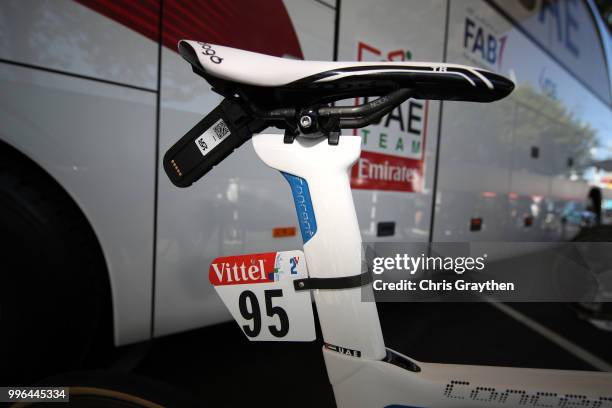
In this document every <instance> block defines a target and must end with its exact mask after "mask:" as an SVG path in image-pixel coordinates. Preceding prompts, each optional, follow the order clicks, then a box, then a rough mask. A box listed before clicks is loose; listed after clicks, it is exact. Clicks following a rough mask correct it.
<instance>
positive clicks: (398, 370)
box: [253, 134, 612, 408]
mask: <svg viewBox="0 0 612 408" xmlns="http://www.w3.org/2000/svg"><path fill="white" fill-rule="evenodd" d="M253 146H254V147H255V151H256V152H257V155H258V156H259V157H260V158H261V160H263V161H264V162H265V163H266V164H267V165H268V166H270V167H272V168H274V169H277V170H280V171H281V172H284V173H289V174H291V175H294V176H297V177H299V178H300V179H299V180H300V183H304V184H305V186H303V187H306V186H307V188H305V190H306V192H305V193H304V194H301V193H300V192H299V191H298V193H297V194H295V193H294V199H295V202H296V208H297V213H298V222H299V223H300V226H301V227H304V226H305V225H307V228H310V230H308V233H309V234H311V235H312V236H309V237H308V239H305V244H304V254H305V257H306V263H307V266H308V272H309V276H310V277H312V278H339V277H350V276H354V275H358V274H360V273H361V271H362V267H361V259H362V256H361V255H362V253H361V251H362V246H361V244H362V242H361V234H360V232H359V225H358V222H357V215H356V213H355V207H354V203H353V197H352V194H351V187H350V179H349V171H350V169H351V166H352V165H353V164H354V163H355V161H356V160H357V159H358V158H359V155H360V152H361V139H360V138H359V137H356V136H341V137H340V142H339V144H338V145H336V146H333V145H330V144H328V142H327V138H326V137H323V136H322V135H321V137H320V138H317V139H310V138H309V139H306V138H303V137H298V138H296V139H295V141H294V142H293V143H290V144H288V143H284V141H283V135H278V134H259V135H255V136H253ZM300 191H301V190H300ZM308 192H309V194H308ZM308 195H309V196H308ZM313 217H314V219H311V218H313ZM314 225H316V227H314V228H316V230H313V226H314ZM302 231H303V232H304V229H303V228H302ZM303 235H304V233H303ZM303 238H306V237H303ZM361 291H362V288H351V289H340V290H322V289H317V290H314V291H313V295H314V300H315V302H316V306H317V312H318V315H319V322H320V324H321V330H322V333H323V340H324V343H325V345H326V346H325V347H324V348H323V357H324V359H325V364H326V367H327V373H328V376H329V380H330V383H331V384H332V386H333V390H334V395H335V399H336V403H337V405H338V406H339V407H413V408H416V407H466V408H474V407H592V408H611V407H612V374H610V373H598V372H585V371H560V370H545V369H528V368H509V367H488V366H467V365H448V364H433V363H423V362H419V361H415V360H412V359H410V358H408V357H406V356H403V355H401V354H399V353H396V352H393V351H391V350H389V349H387V348H385V344H384V341H383V336H382V331H381V327H380V321H379V319H378V311H377V309H376V304H375V303H374V302H364V301H362V297H361ZM450 341H452V340H450V339H449V342H450ZM449 346H452V344H449Z"/></svg>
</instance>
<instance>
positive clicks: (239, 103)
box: [163, 40, 514, 187]
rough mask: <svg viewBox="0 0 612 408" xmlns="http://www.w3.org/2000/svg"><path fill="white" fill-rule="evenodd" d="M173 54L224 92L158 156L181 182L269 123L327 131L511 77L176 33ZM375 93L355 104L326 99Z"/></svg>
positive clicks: (305, 132)
mask: <svg viewBox="0 0 612 408" xmlns="http://www.w3.org/2000/svg"><path fill="white" fill-rule="evenodd" d="M178 49H179V53H180V54H181V56H182V57H183V58H184V59H186V60H187V61H188V62H189V63H190V64H191V67H192V69H193V71H194V72H195V73H196V74H198V75H200V76H202V77H204V79H206V80H207V81H208V82H209V83H210V84H211V85H212V87H213V90H214V91H216V92H217V93H219V94H221V95H222V96H224V97H225V99H224V100H223V101H222V102H221V103H220V104H219V106H217V107H216V108H215V109H213V110H212V111H211V112H210V113H209V114H208V115H207V116H206V117H205V118H204V119H202V120H201V121H200V122H199V123H198V124H196V125H195V126H194V127H193V128H192V129H191V130H190V131H189V132H187V134H186V135H185V136H183V137H182V138H181V139H180V140H179V141H178V142H176V143H175V144H174V146H172V147H171V148H170V149H169V150H168V151H167V152H166V154H165V155H164V160H163V163H164V170H165V171H166V174H167V175H168V177H169V178H170V180H171V181H172V183H174V184H175V185H176V186H179V187H187V186H189V185H191V184H192V183H193V182H195V181H196V180H198V179H199V178H201V177H202V176H203V175H205V174H206V173H207V172H208V171H210V170H211V169H212V168H213V167H214V166H215V165H217V164H218V163H220V162H221V161H222V160H223V159H225V157H227V156H228V155H229V154H231V153H232V152H233V151H234V150H235V149H236V148H238V147H239V146H241V145H242V144H243V143H244V142H246V141H247V140H249V139H250V138H251V137H252V136H253V134H255V133H259V132H261V131H263V130H264V129H266V128H267V127H269V126H275V127H277V128H280V129H284V130H285V136H284V142H285V143H293V141H294V140H295V138H296V137H304V138H322V137H326V138H327V140H328V143H329V144H330V145H337V144H338V143H339V139H340V131H341V129H346V128H353V129H354V128H360V127H364V126H367V125H369V124H371V123H374V122H376V121H378V120H379V119H380V118H382V116H384V115H386V114H388V113H389V112H391V111H392V110H393V109H395V108H396V107H397V106H398V105H399V104H401V103H402V102H404V101H405V100H407V99H408V98H411V97H412V98H417V99H440V100H444V99H446V100H458V101H474V102H492V101H495V100H498V99H501V98H503V97H505V96H507V95H508V94H509V93H510V92H512V89H514V83H513V82H512V81H510V80H509V79H506V78H504V77H503V76H501V75H498V74H495V73H493V72H489V71H486V70H484V69H479V68H478V69H477V68H472V67H468V66H463V65H455V64H440V63H430V62H323V61H299V60H290V59H285V58H277V57H271V56H268V55H263V54H257V53H254V52H249V51H243V50H238V49H235V48H230V47H223V46H220V45H213V44H208V43H203V42H198V41H186V40H182V41H180V42H179V45H178ZM369 96H379V97H378V98H377V99H374V100H372V101H366V102H365V103H363V104H362V105H358V106H333V105H331V104H332V103H333V102H336V101H339V100H343V99H348V98H354V97H369Z"/></svg>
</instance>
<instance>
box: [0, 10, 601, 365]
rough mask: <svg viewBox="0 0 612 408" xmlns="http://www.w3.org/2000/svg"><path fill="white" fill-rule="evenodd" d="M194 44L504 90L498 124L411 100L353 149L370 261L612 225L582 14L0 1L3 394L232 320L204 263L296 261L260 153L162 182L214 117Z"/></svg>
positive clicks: (283, 190) (486, 109) (488, 108)
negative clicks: (596, 212)
mask: <svg viewBox="0 0 612 408" xmlns="http://www.w3.org/2000/svg"><path fill="white" fill-rule="evenodd" d="M183 38H186V39H195V40H201V41H206V42H208V43H212V44H219V45H227V46H231V47H236V48H240V49H246V50H252V51H256V52H260V53H265V54H269V55H275V56H281V57H286V58H298V59H308V60H327V61H330V60H362V61H388V60H390V61H406V60H415V61H439V62H452V63H460V64H467V65H473V66H477V67H483V68H486V69H488V70H492V71H495V72H499V73H502V74H503V75H505V76H508V77H510V78H512V79H513V81H514V82H515V83H516V89H515V91H514V92H513V93H512V94H511V96H510V97H508V98H506V99H504V100H503V101H500V102H497V103H493V104H469V103H454V102H442V103H440V102H439V101H427V100H409V101H407V102H405V103H404V104H402V105H401V106H400V107H398V108H397V109H395V110H394V111H392V112H391V113H390V114H389V115H387V116H386V117H384V118H383V119H382V120H381V121H380V122H379V123H378V124H376V125H372V126H369V127H367V128H364V129H360V130H357V131H355V134H356V135H358V136H360V137H361V138H362V143H363V152H362V155H361V157H360V159H359V160H358V162H357V163H356V164H355V166H354V168H353V170H352V179H351V183H352V187H353V193H354V197H355V201H356V207H357V213H358V216H359V223H360V228H361V230H362V234H363V237H364V240H366V241H381V240H387V241H398V242H407V241H411V242H428V241H436V242H437V241H468V242H470V241H547V242H550V241H563V240H570V239H572V238H573V237H574V236H575V235H576V234H577V233H578V231H579V229H580V226H581V225H583V224H584V223H587V222H593V219H592V217H589V216H588V215H587V214H588V212H587V211H586V209H587V207H596V205H594V204H593V201H594V199H593V197H597V196H598V194H599V197H600V200H601V201H602V202H603V205H602V203H600V207H603V208H604V209H607V208H610V205H609V203H608V204H606V201H605V200H607V199H609V198H612V195H611V194H610V190H609V185H610V184H609V182H608V181H609V179H610V177H609V173H607V172H606V171H609V170H610V169H608V170H606V168H604V167H601V166H599V165H598V163H604V162H606V160H608V159H610V156H611V152H612V112H611V103H612V99H611V92H610V88H611V80H610V65H609V64H610V55H609V52H610V50H611V46H610V38H609V34H608V32H607V31H606V28H605V26H604V25H603V22H602V20H601V18H600V16H599V15H598V13H597V12H596V9H595V7H594V4H593V3H592V2H591V1H581V0H560V1H547V0H516V1H501V0H465V1H452V0H451V1H449V0H431V1H427V2H424V1H399V0H398V1H385V2H383V3H379V2H377V3H376V5H374V3H373V2H372V1H368V0H337V2H335V1H334V0H267V1H264V2H261V1H258V0H230V1H227V0H223V1H222V0H193V1H190V2H184V1H179V0H141V1H138V2H136V1H131V0H36V1H28V2H23V1H19V0H4V1H2V2H0V230H1V233H2V241H3V244H2V268H1V272H0V294H1V307H0V333H2V341H3V342H4V343H5V345H6V346H5V347H2V348H1V350H2V353H3V355H2V365H3V368H4V369H5V370H6V371H7V372H12V373H19V372H21V373H22V374H24V375H25V374H31V373H36V372H39V371H40V370H44V367H45V366H48V365H49V364H55V366H57V365H58V364H60V365H61V364H65V365H71V364H76V363H78V361H80V360H81V359H82V358H83V356H85V355H87V353H88V352H89V351H90V350H92V349H95V347H96V345H97V344H98V343H100V342H101V341H106V340H108V341H109V342H112V343H114V344H115V345H126V344H130V343H135V342H139V341H143V340H147V339H151V338H154V337H159V336H164V335H167V334H170V333H176V332H180V331H185V330H189V329H193V328H197V327H202V326H206V325H211V324H214V323H217V322H221V321H225V320H228V319H229V318H230V315H229V313H228V312H227V310H226V309H225V308H224V306H223V305H222V304H221V302H220V301H219V299H218V297H217V296H216V295H215V294H214V292H213V288H212V287H211V286H210V285H209V283H208V274H207V272H206V271H207V270H208V266H209V265H210V263H211V261H212V260H213V259H214V258H216V257H218V256H222V255H232V254H240V253H252V252H265V251H270V250H290V249H296V248H300V246H301V239H300V237H299V232H296V231H297V229H296V226H297V220H296V216H295V212H294V209H293V207H292V204H291V193H290V190H289V188H288V187H287V186H286V185H285V186H284V185H283V183H281V182H279V180H280V177H282V176H281V175H280V174H278V173H277V172H275V171H273V170H271V169H269V168H267V167H265V166H264V165H263V164H262V163H260V162H259V161H258V160H256V157H255V153H254V151H253V147H252V145H251V144H250V142H249V143H247V144H245V145H244V146H243V147H241V148H240V149H239V150H238V151H237V152H236V153H235V154H233V155H231V156H230V157H229V158H228V159H227V160H225V161H224V163H223V164H221V165H219V166H218V167H217V168H215V169H214V171H212V172H211V173H210V174H209V175H208V176H207V177H206V178H205V179H203V180H201V181H199V182H198V183H197V184H196V185H195V186H194V187H192V188H190V189H185V190H183V189H178V188H176V187H174V186H173V185H172V184H171V183H170V182H169V180H168V179H167V178H166V177H165V175H164V172H163V169H162V165H161V157H162V156H163V154H164V152H165V151H166V150H167V149H168V148H169V147H170V146H171V145H172V144H173V143H174V142H175V141H176V140H178V139H179V138H180V137H181V136H182V135H183V134H185V133H186V132H187V131H188V130H189V129H190V128H191V127H192V126H193V125H194V124H195V123H196V122H198V121H199V120H200V119H201V118H202V117H203V116H204V115H205V114H206V113H207V112H209V111H210V110H211V109H212V108H213V107H214V106H216V104H218V103H219V101H220V97H219V96H218V95H217V94H215V93H213V92H212V91H210V89H209V88H208V85H207V83H206V82H205V81H203V80H201V79H200V78H199V77H197V76H196V75H194V74H193V73H192V72H191V70H190V69H189V66H188V64H185V62H184V61H183V60H182V59H181V57H180V56H179V55H178V53H177V42H178V41H179V40H180V39H183ZM362 102H363V101H359V100H356V101H349V102H348V103H362ZM593 189H595V190H593ZM592 191H596V192H598V194H593V193H592ZM589 201H590V202H589ZM595 201H596V200H595ZM604 221H605V217H604ZM41 305H44V306H42V307H41ZM67 333H69V334H70V335H67ZM24 350H27V352H20V351H24ZM51 351H53V352H51ZM19 370H21V371H19Z"/></svg>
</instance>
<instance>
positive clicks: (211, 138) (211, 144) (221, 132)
mask: <svg viewBox="0 0 612 408" xmlns="http://www.w3.org/2000/svg"><path fill="white" fill-rule="evenodd" d="M229 134H230V130H229V128H228V127H227V125H226V124H225V122H224V121H223V119H219V120H218V121H217V122H215V124H214V125H212V126H211V127H209V128H208V129H207V130H206V132H204V133H202V134H201V135H200V136H199V137H198V138H197V139H196V140H195V144H196V146H198V149H200V153H202V156H206V155H207V154H208V152H210V151H211V150H212V149H214V148H215V147H216V146H217V145H218V144H219V143H221V141H222V140H223V139H225V138H226V137H227V136H228V135H229Z"/></svg>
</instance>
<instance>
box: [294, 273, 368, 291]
mask: <svg viewBox="0 0 612 408" xmlns="http://www.w3.org/2000/svg"><path fill="white" fill-rule="evenodd" d="M370 282H372V274H370V272H364V273H362V274H360V275H353V276H344V277H341V278H305V279H296V280H294V281H293V287H294V288H295V290H296V291H300V290H310V289H350V288H358V287H359V286H364V285H367V284H368V283H370Z"/></svg>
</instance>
